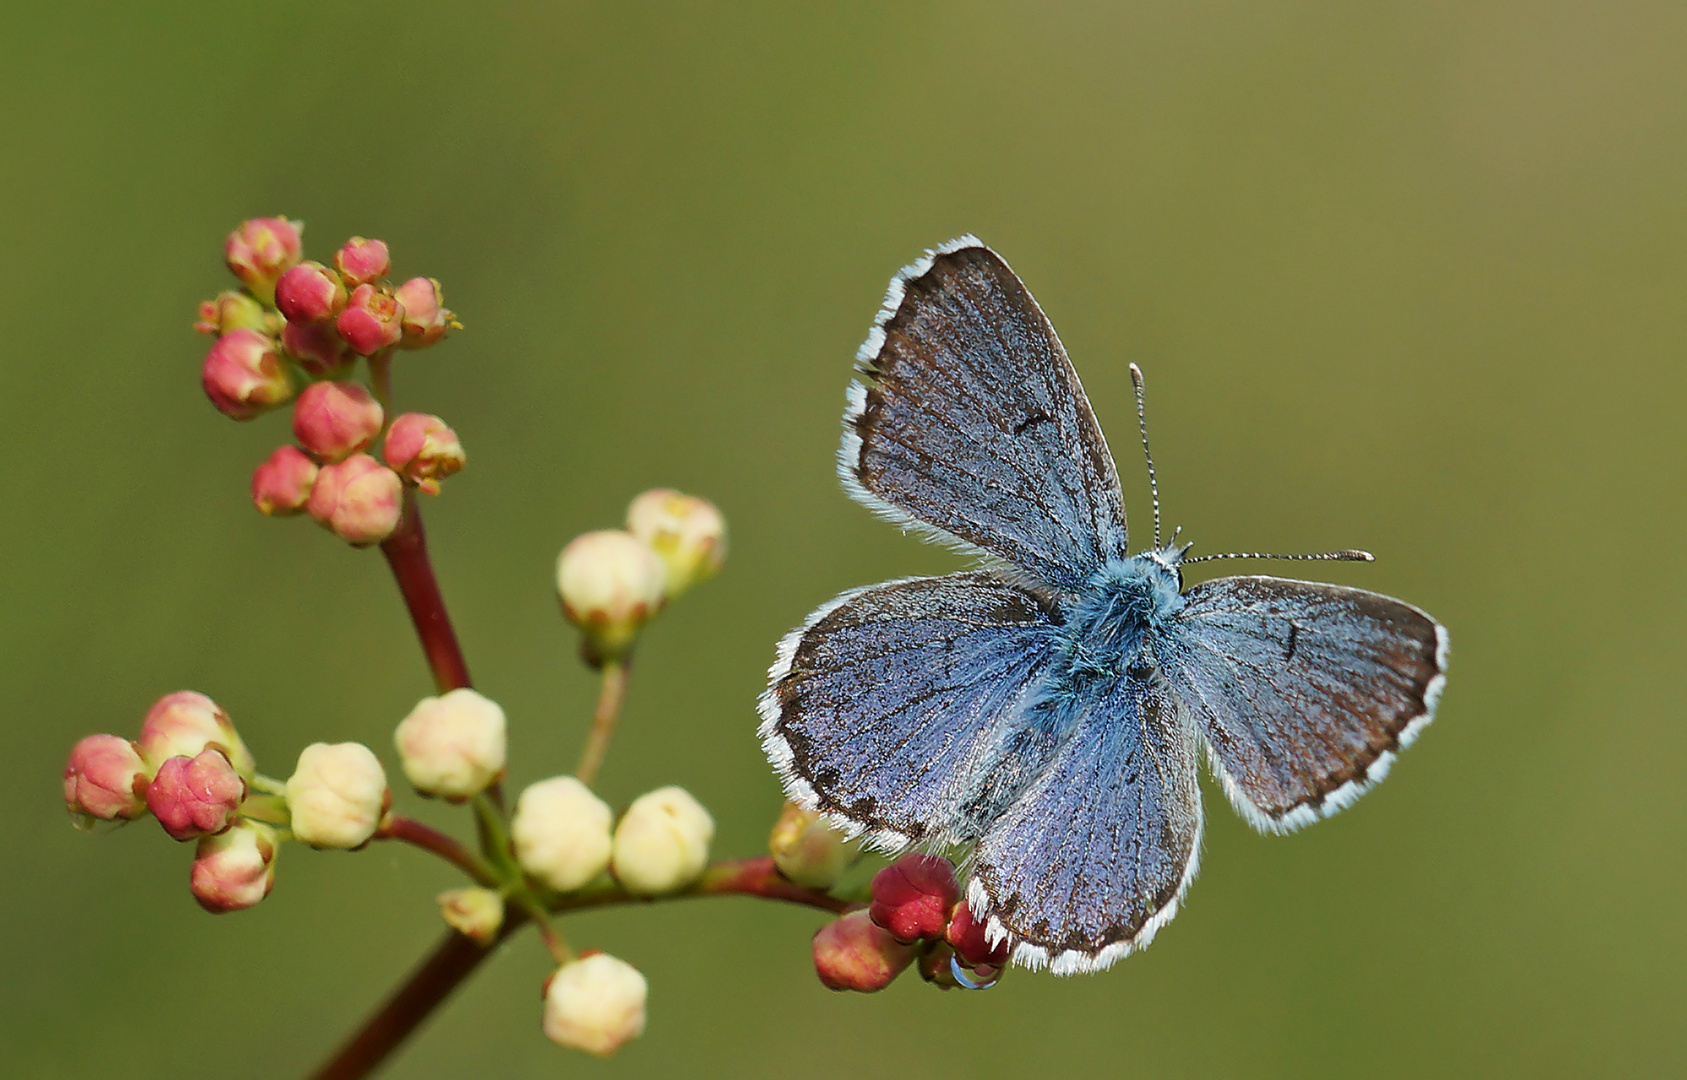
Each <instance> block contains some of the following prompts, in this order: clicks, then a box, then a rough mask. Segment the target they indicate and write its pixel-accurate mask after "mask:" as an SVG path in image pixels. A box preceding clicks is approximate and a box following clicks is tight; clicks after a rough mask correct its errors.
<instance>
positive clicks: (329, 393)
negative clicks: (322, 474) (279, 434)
mask: <svg viewBox="0 0 1687 1080" xmlns="http://www.w3.org/2000/svg"><path fill="white" fill-rule="evenodd" d="M385 422H386V413H385V412H383V411H382V409H381V403H380V402H378V401H376V400H375V395H373V394H371V393H370V392H369V391H368V390H366V389H364V387H363V385H362V384H361V383H354V382H319V383H313V384H311V385H310V386H307V387H305V392H304V393H302V394H300V395H299V400H298V402H297V403H296V404H295V405H294V406H293V435H294V437H295V438H297V439H298V440H299V445H301V446H303V447H304V448H305V449H306V450H309V451H310V452H311V454H313V455H314V456H315V457H316V459H317V460H318V461H342V460H344V459H345V458H347V457H349V456H350V455H352V454H355V453H357V452H358V451H359V450H363V449H366V448H367V447H369V446H370V445H371V444H373V443H374V441H375V436H377V435H379V434H380V433H381V425H382V424H383V423H385Z"/></svg>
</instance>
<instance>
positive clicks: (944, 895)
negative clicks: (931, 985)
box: [868, 852, 961, 942]
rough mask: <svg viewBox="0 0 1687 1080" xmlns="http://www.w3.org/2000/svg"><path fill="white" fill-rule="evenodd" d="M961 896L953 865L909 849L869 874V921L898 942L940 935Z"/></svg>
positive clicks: (942, 859)
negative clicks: (882, 867) (870, 880)
mask: <svg viewBox="0 0 1687 1080" xmlns="http://www.w3.org/2000/svg"><path fill="white" fill-rule="evenodd" d="M960 897H961V887H960V883H959V882H957V881H956V880H955V867H954V866H953V865H952V864H951V863H950V862H949V860H948V859H944V858H940V857H938V856H936V855H920V854H917V853H915V852H909V853H908V854H907V855H904V856H902V857H901V858H900V859H897V860H896V861H895V862H893V863H891V864H890V865H889V866H887V867H885V868H884V869H883V870H880V871H879V872H878V873H877V874H875V875H874V876H873V906H872V907H871V908H869V909H868V910H869V911H870V912H871V914H872V917H873V921H874V922H875V923H877V924H879V925H880V926H882V927H884V928H885V929H886V930H889V931H890V932H891V933H892V934H894V935H895V936H896V939H897V940H898V941H905V942H913V941H919V940H920V939H922V938H940V937H942V936H943V930H944V928H945V927H947V926H948V925H949V912H950V911H951V910H953V909H954V906H955V902H956V901H957V900H959V899H960Z"/></svg>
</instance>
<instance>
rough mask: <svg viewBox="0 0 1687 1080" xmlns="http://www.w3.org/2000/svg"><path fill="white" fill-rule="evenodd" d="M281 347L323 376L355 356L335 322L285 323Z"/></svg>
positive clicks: (300, 364)
mask: <svg viewBox="0 0 1687 1080" xmlns="http://www.w3.org/2000/svg"><path fill="white" fill-rule="evenodd" d="M281 347H282V348H283V349H286V350H287V355H288V356H291V357H292V358H293V359H295V360H297V361H298V362H299V366H300V367H302V368H304V369H305V370H306V371H308V372H310V373H311V374H312V375H315V376H316V377H317V378H321V377H322V376H324V375H327V374H329V373H330V372H332V371H334V370H336V369H337V368H340V367H343V366H345V365H346V364H347V363H349V362H351V361H352V360H353V359H355V357H354V356H353V355H352V352H351V350H350V349H348V348H346V342H345V339H344V338H342V337H341V336H340V332H339V331H338V330H336V329H334V324H333V323H331V322H320V323H295V322H290V323H282V325H281Z"/></svg>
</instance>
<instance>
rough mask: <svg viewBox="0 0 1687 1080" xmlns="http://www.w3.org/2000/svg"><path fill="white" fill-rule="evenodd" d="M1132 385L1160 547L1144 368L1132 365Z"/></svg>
mask: <svg viewBox="0 0 1687 1080" xmlns="http://www.w3.org/2000/svg"><path fill="white" fill-rule="evenodd" d="M1131 385H1132V386H1134V387H1136V426H1137V428H1138V429H1140V430H1141V432H1142V456H1143V457H1145V458H1147V459H1148V494H1149V495H1151V496H1152V497H1153V499H1154V547H1155V549H1156V550H1158V549H1159V547H1160V481H1159V479H1158V478H1157V477H1156V476H1155V475H1154V455H1153V454H1151V453H1149V451H1148V409H1147V407H1146V406H1144V405H1143V403H1142V369H1141V368H1139V367H1137V366H1136V365H1135V364H1132V365H1131Z"/></svg>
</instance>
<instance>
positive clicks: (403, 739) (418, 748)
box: [393, 687, 504, 801]
mask: <svg viewBox="0 0 1687 1080" xmlns="http://www.w3.org/2000/svg"><path fill="white" fill-rule="evenodd" d="M393 743H394V745H396V746H397V747H398V758H399V761H400V762H402V763H403V765H404V775H405V776H407V777H409V778H410V782H411V783H412V784H414V785H415V786H416V790H417V791H420V792H421V793H422V794H424V795H439V796H441V797H443V798H446V799H452V800H456V801H460V800H462V799H467V798H468V797H469V796H471V795H475V794H478V793H479V792H481V791H484V790H486V786H487V785H488V784H490V783H492V781H494V780H496V779H497V778H498V777H499V775H501V774H502V773H503V771H504V710H503V709H501V708H499V707H498V703H497V702H495V701H492V700H490V699H488V698H485V697H482V696H481V695H479V694H477V693H475V692H474V691H473V690H470V689H467V688H466V687H465V688H463V689H460V690H453V691H451V692H450V693H448V694H443V695H441V696H439V697H429V698H423V699H422V700H421V701H420V702H419V703H418V704H417V705H416V707H415V708H414V709H411V710H410V715H409V716H406V717H405V718H404V719H403V720H401V721H399V724H398V730H397V731H395V732H393Z"/></svg>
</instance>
